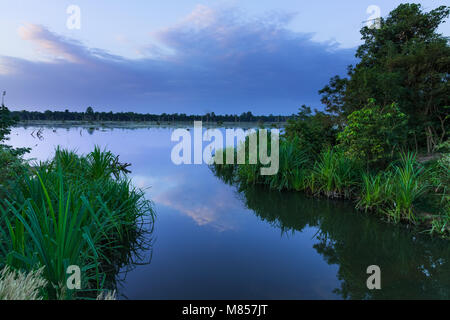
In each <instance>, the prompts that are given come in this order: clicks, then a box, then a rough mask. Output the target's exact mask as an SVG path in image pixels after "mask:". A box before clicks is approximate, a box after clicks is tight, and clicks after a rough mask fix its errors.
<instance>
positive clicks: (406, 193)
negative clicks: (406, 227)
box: [385, 152, 427, 221]
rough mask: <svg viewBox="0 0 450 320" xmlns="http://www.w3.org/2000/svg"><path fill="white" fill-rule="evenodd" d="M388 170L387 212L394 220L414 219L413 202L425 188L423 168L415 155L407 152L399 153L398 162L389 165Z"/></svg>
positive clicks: (414, 202)
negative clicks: (388, 205)
mask: <svg viewBox="0 0 450 320" xmlns="http://www.w3.org/2000/svg"><path fill="white" fill-rule="evenodd" d="M390 171H391V172H390V177H389V181H388V182H387V183H386V188H387V189H386V191H385V193H386V196H387V197H388V199H389V202H390V208H389V209H388V210H387V212H388V214H389V215H390V216H391V217H392V218H394V220H396V221H398V220H400V219H402V218H405V219H407V220H409V221H415V220H416V216H415V204H416V202H417V201H418V199H419V198H420V197H421V196H422V195H423V194H424V193H425V192H426V190H427V183H426V180H425V179H424V176H425V175H424V173H425V172H424V168H423V166H422V165H421V164H419V163H418V162H417V160H416V155H415V154H414V153H411V152H408V153H403V154H402V155H401V159H400V161H399V163H398V164H393V165H391V170H390Z"/></svg>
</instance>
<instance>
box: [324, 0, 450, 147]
mask: <svg viewBox="0 0 450 320" xmlns="http://www.w3.org/2000/svg"><path fill="white" fill-rule="evenodd" d="M449 13H450V7H446V6H441V7H439V8H437V9H434V10H431V11H430V12H428V13H426V12H423V11H422V9H421V5H420V4H401V5H399V6H398V7H397V8H396V9H394V10H393V11H392V12H391V13H390V14H389V16H388V17H387V18H385V19H384V18H381V24H380V26H381V27H380V28H379V29H376V28H372V29H371V28H368V27H364V28H362V29H361V35H362V39H363V40H364V43H363V44H362V45H361V46H360V47H359V48H358V50H357V53H356V57H357V58H359V59H360V62H359V63H358V64H357V65H356V66H355V67H353V66H349V68H348V78H339V77H334V78H332V79H331V81H330V83H329V85H327V86H325V87H324V88H323V89H322V90H320V91H319V93H320V94H321V95H322V102H323V103H324V104H325V105H326V108H327V111H329V112H334V113H337V114H338V116H337V117H336V119H337V120H338V123H339V124H342V122H345V119H346V117H347V116H348V115H350V114H351V113H352V112H354V111H356V110H359V109H361V107H362V106H364V105H365V103H366V101H367V100H368V99H370V98H374V99H376V101H377V102H379V103H380V104H381V105H383V106H385V105H390V104H392V103H394V102H396V103H398V106H399V108H400V110H401V111H402V112H403V113H405V114H406V115H407V116H408V128H407V131H408V132H409V134H410V139H409V140H410V141H411V144H412V145H413V146H414V147H416V148H419V147H425V148H426V151H427V152H428V153H431V152H433V151H434V150H435V148H436V146H437V145H439V144H440V143H442V141H444V140H445V139H446V138H447V132H448V121H447V120H448V117H447V116H446V115H447V113H448V110H447V109H446V107H447V108H448V106H449V105H450V103H449V96H450V86H449V77H450V76H449V75H450V47H449V41H448V38H446V37H444V36H442V35H441V34H439V33H437V28H438V27H439V25H440V24H441V23H443V22H444V20H445V19H446V18H447V17H448V16H449Z"/></svg>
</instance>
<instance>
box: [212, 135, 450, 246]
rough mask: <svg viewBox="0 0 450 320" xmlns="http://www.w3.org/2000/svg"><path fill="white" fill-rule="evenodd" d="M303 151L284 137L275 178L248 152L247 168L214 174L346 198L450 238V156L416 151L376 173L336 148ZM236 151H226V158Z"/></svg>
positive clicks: (218, 170) (247, 183) (243, 185)
mask: <svg viewBox="0 0 450 320" xmlns="http://www.w3.org/2000/svg"><path fill="white" fill-rule="evenodd" d="M248 143H249V138H247V140H246V143H245V144H243V145H241V146H240V148H246V150H248ZM301 146H302V144H301V141H300V139H299V138H298V137H294V138H288V137H286V136H285V137H282V138H281V141H280V150H279V163H280V165H279V171H278V173H277V174H276V175H272V176H264V175H261V173H260V172H261V171H260V169H261V167H262V166H261V164H249V159H248V152H246V154H247V159H246V164H242V165H229V164H226V165H221V164H214V165H213V166H212V170H213V171H214V172H215V174H216V175H218V176H219V177H221V178H222V179H223V180H224V181H226V182H229V183H237V184H238V185H239V186H240V187H241V188H246V187H251V186H254V185H262V186H265V187H267V188H269V189H271V190H276V191H281V192H283V191H298V192H304V193H306V194H309V195H311V196H314V197H325V198H338V199H345V200H349V201H353V202H354V204H355V207H356V208H358V209H359V210H363V211H366V212H372V213H374V214H376V215H379V216H380V217H381V218H383V219H385V220H388V221H391V222H393V223H406V224H413V225H416V226H419V227H420V228H421V229H422V230H426V231H428V232H430V233H432V234H438V235H440V236H442V237H447V238H448V237H449V236H450V232H449V231H450V196H449V194H448V186H449V185H450V184H449V181H450V160H449V159H450V154H449V153H442V154H440V155H438V156H436V157H434V158H433V159H432V160H429V161H426V162H423V161H419V159H418V157H417V156H416V155H415V154H414V153H412V152H406V153H400V154H399V155H398V158H396V159H393V160H392V161H391V162H389V163H388V164H386V165H385V166H384V167H382V168H374V167H368V166H367V164H366V163H365V162H364V161H361V160H357V159H353V158H351V157H349V156H348V155H347V154H346V153H344V152H343V151H342V150H340V148H339V147H338V146H335V147H328V148H327V149H325V150H323V151H322V152H319V153H318V154H314V153H313V152H311V151H307V152H306V151H304V149H303V148H302V147H301ZM258 150H259V146H258ZM237 151H238V150H236V149H226V150H225V152H223V153H224V154H225V155H226V153H227V152H235V153H237ZM235 158H236V157H235Z"/></svg>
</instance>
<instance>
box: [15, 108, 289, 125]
mask: <svg viewBox="0 0 450 320" xmlns="http://www.w3.org/2000/svg"><path fill="white" fill-rule="evenodd" d="M11 113H12V116H13V117H14V118H15V119H16V120H18V121H33V120H34V121H36V120H49V121H92V122H93V121H100V122H101V121H135V122H143V121H155V122H175V121H194V120H202V121H205V122H286V121H288V120H289V119H294V118H295V117H296V115H291V116H285V115H284V116H283V115H272V114H270V115H264V116H257V115H253V114H252V113H251V112H250V111H249V112H244V113H242V114H241V115H237V114H225V115H217V114H215V113H214V112H210V113H206V114H203V115H188V114H185V113H173V114H167V113H162V114H150V113H146V114H144V113H135V112H112V111H110V112H95V111H94V109H93V108H92V107H88V108H87V109H86V111H85V112H73V111H69V110H67V109H66V110H65V111H50V110H46V111H44V112H40V111H27V110H22V111H12V112H11Z"/></svg>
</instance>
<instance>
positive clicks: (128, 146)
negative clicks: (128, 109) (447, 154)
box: [9, 127, 450, 299]
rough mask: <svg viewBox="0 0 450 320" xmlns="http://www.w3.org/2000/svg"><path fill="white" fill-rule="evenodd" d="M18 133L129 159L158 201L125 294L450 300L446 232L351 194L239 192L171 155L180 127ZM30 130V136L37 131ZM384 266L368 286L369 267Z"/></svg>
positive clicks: (37, 145) (122, 286)
mask: <svg viewBox="0 0 450 320" xmlns="http://www.w3.org/2000/svg"><path fill="white" fill-rule="evenodd" d="M38 129H39V128H36V127H27V128H25V127H18V128H14V129H13V130H12V133H11V136H10V141H9V144H11V145H13V146H15V147H31V148H32V151H31V153H30V154H28V155H27V158H34V159H38V160H45V159H48V158H49V157H51V156H52V155H53V153H54V149H55V146H57V145H61V146H63V147H66V148H69V149H75V150H77V151H78V152H80V153H87V152H89V151H91V150H92V149H93V147H94V145H99V146H101V147H102V148H107V149H109V150H111V151H112V152H113V153H115V154H117V155H120V160H121V161H123V162H128V163H131V164H132V166H131V170H132V173H131V174H130V177H131V178H132V180H133V183H134V185H135V186H137V187H140V188H144V189H145V192H146V194H147V197H148V198H149V199H151V200H152V201H153V203H154V208H155V211H156V216H157V217H156V221H155V224H154V230H153V231H152V232H148V234H147V237H149V239H148V240H150V241H151V246H150V247H148V248H146V249H145V250H143V251H142V252H140V255H139V259H138V258H137V257H136V259H135V262H134V263H130V265H128V266H126V267H124V268H123V269H122V272H121V274H120V275H119V278H120V281H119V282H118V292H119V295H120V298H121V299H431V298H433V299H449V298H450V246H449V245H448V241H443V240H439V239H433V238H431V237H430V236H429V235H427V234H417V233H414V232H412V231H411V230H407V229H406V228H405V227H403V226H394V225H390V224H387V223H384V222H382V221H380V219H379V218H377V217H373V216H370V215H367V214H363V213H361V212H358V211H356V210H355V209H354V208H353V204H352V203H349V202H344V201H329V200H323V199H314V198H310V197H307V196H305V195H302V194H297V193H279V192H273V191H267V190H264V189H259V188H255V189H246V190H240V191H239V190H238V189H237V187H236V186H233V185H228V184H226V183H224V182H223V181H222V180H220V179H219V178H218V177H216V176H215V175H214V174H213V172H212V171H211V170H210V168H209V167H208V166H207V165H181V166H176V165H175V164H173V163H172V161H171V150H172V148H173V146H174V145H175V144H176V143H175V142H171V139H170V137H171V133H172V131H173V130H174V129H173V128H157V127H153V128H137V129H127V128H119V129H101V128H99V129H84V128H77V127H70V128H49V127H45V128H43V131H42V137H41V139H39V138H37V137H36V131H37V130H38ZM32 133H33V135H32ZM371 265H378V266H379V267H380V268H381V285H382V288H381V290H369V289H368V288H367V285H366V281H367V278H368V277H369V276H370V275H368V274H367V268H368V267H369V266H371Z"/></svg>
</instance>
